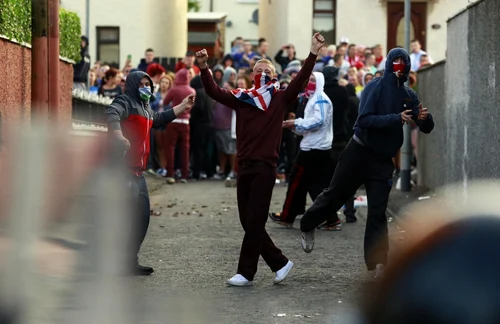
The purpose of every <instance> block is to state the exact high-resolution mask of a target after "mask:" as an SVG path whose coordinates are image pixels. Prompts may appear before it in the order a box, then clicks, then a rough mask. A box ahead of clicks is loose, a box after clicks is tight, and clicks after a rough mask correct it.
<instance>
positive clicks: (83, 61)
mask: <svg viewBox="0 0 500 324" xmlns="http://www.w3.org/2000/svg"><path fill="white" fill-rule="evenodd" d="M81 41H82V43H85V44H81V45H80V62H78V63H77V64H75V65H73V82H74V83H85V84H86V83H87V81H88V78H89V70H90V55H89V39H88V38H87V37H86V36H82V37H81Z"/></svg>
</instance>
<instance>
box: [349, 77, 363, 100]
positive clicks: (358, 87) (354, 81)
mask: <svg viewBox="0 0 500 324" xmlns="http://www.w3.org/2000/svg"><path fill="white" fill-rule="evenodd" d="M347 81H349V84H351V85H352V86H353V87H354V89H355V91H356V95H357V96H358V98H359V94H360V93H361V91H363V86H362V85H361V84H359V81H358V77H357V76H356V75H349V77H348V79H347Z"/></svg>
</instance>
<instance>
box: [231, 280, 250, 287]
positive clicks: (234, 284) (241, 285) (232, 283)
mask: <svg viewBox="0 0 500 324" xmlns="http://www.w3.org/2000/svg"><path fill="white" fill-rule="evenodd" d="M226 284H227V285H228V286H231V287H248V286H253V281H250V282H246V283H234V282H229V281H226Z"/></svg>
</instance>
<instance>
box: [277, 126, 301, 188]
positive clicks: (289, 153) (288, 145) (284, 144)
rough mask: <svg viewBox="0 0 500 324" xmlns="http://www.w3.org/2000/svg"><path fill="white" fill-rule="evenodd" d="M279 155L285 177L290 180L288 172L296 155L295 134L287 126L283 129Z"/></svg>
mask: <svg viewBox="0 0 500 324" xmlns="http://www.w3.org/2000/svg"><path fill="white" fill-rule="evenodd" d="M280 156H281V160H282V162H283V164H284V165H285V176H286V179H287V181H290V180H289V178H290V172H291V171H292V168H293V164H294V160H295V157H296V156H297V136H296V135H295V133H294V132H293V131H291V130H290V129H288V128H284V129H283V133H282V137H281V152H280Z"/></svg>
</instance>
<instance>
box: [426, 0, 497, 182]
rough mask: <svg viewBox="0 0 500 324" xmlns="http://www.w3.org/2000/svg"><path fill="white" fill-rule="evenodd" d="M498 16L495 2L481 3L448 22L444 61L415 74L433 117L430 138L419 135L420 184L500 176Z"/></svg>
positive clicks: (484, 1)
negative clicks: (434, 120)
mask: <svg viewBox="0 0 500 324" xmlns="http://www.w3.org/2000/svg"><path fill="white" fill-rule="evenodd" d="M499 12H500V1H498V0H482V1H478V2H477V3H475V4H473V5H471V6H469V7H468V8H467V9H466V10H465V11H463V12H461V13H459V14H458V15H456V16H455V17H453V18H451V19H450V20H449V21H448V36H447V53H446V62H441V63H439V64H435V65H433V66H432V67H430V68H427V69H424V70H422V71H419V72H418V83H419V89H418V90H419V94H420V99H421V101H422V102H423V104H424V106H426V107H428V108H429V110H430V111H431V113H432V114H433V115H434V116H435V119H436V127H435V129H434V131H433V132H432V134H431V135H427V136H426V135H423V134H422V136H419V147H418V161H419V162H418V163H419V175H418V177H419V178H418V182H419V185H422V186H424V187H426V188H429V189H436V188H438V187H440V186H442V185H445V184H447V183H452V182H462V183H463V184H464V186H467V183H468V181H469V180H472V179H478V178H498V177H499V175H500V163H498V161H499V159H500V123H499V120H500V38H498V35H499V34H500V19H498V13H499ZM497 74H498V75H499V84H496V75H497Z"/></svg>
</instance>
